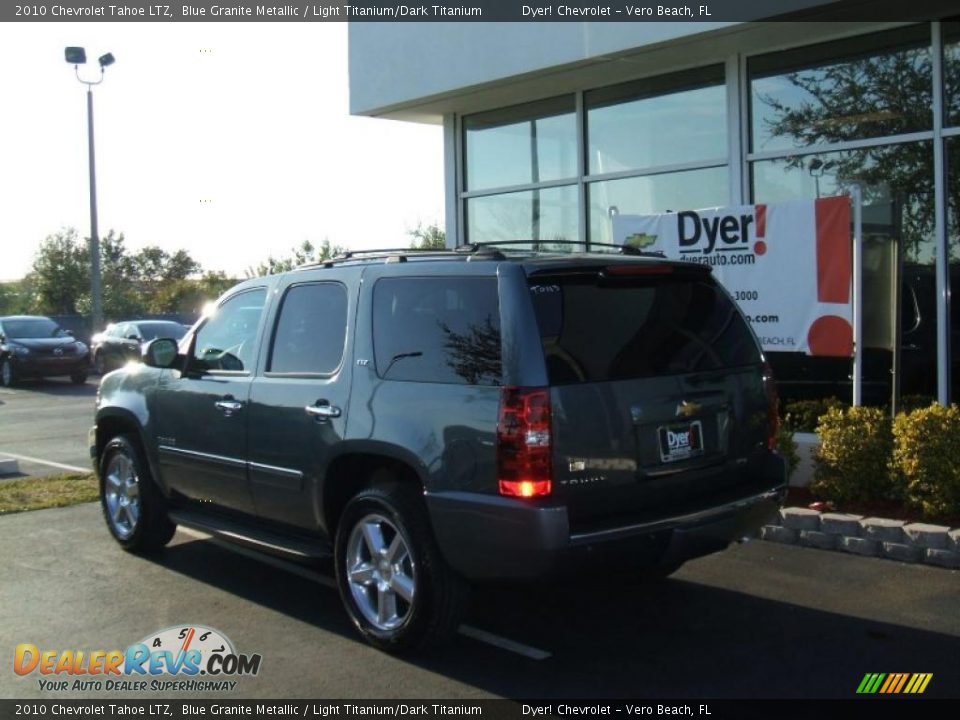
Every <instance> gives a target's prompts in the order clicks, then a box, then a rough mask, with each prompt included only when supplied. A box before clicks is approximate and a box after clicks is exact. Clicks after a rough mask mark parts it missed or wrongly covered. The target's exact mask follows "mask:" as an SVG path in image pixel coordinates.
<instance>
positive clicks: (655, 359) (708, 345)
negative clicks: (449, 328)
mask: <svg viewBox="0 0 960 720" xmlns="http://www.w3.org/2000/svg"><path fill="white" fill-rule="evenodd" d="M530 292H531V297H532V299H533V305H534V310H535V312H536V315H537V323H538V325H539V328H540V337H541V341H542V343H543V350H544V354H545V356H546V362H547V373H548V376H549V378H550V383H551V384H565V383H576V382H596V381H603V380H626V379H631V378H640V377H648V376H653V375H670V374H678V373H687V372H694V371H700V370H712V369H716V368H723V367H735V366H741V365H749V364H753V363H757V362H760V352H759V350H758V348H757V345H756V342H755V341H754V339H753V336H752V334H751V333H750V330H749V328H748V327H747V324H746V321H745V320H744V319H743V317H742V316H741V315H740V312H739V311H738V310H737V309H736V307H734V305H733V303H732V302H731V301H730V300H729V299H728V298H727V296H726V295H725V294H724V293H723V292H721V291H720V290H719V288H718V287H717V286H716V284H715V283H714V282H712V281H710V280H681V279H671V280H659V281H646V282H643V283H629V284H627V283H620V282H618V283H615V284H610V285H598V284H597V283H596V282H595V281H594V280H593V279H576V278H536V279H534V280H533V282H532V283H531V286H530Z"/></svg>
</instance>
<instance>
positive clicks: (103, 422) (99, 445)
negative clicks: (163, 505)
mask: <svg viewBox="0 0 960 720" xmlns="http://www.w3.org/2000/svg"><path fill="white" fill-rule="evenodd" d="M118 435H128V436H130V437H131V438H132V439H133V441H134V442H135V443H136V444H137V449H138V450H139V451H140V452H141V454H142V455H143V458H144V460H146V462H147V465H148V467H149V469H150V476H151V478H152V479H153V481H154V483H156V484H157V486H158V487H160V488H161V489H163V486H162V485H161V484H160V482H159V480H158V478H159V477H160V476H159V474H158V473H157V463H156V456H155V454H154V453H151V452H149V451H148V448H149V444H148V443H147V442H146V440H145V438H144V433H143V427H142V425H141V424H140V423H139V422H138V420H137V417H136V415H134V413H133V412H131V411H130V410H127V409H125V408H117V407H112V408H108V409H105V410H103V411H101V412H99V413H98V414H97V432H96V446H95V447H96V463H95V467H96V468H97V473H98V474H99V472H100V461H101V459H102V458H103V451H104V450H105V449H106V447H107V444H108V443H109V442H110V441H111V440H112V439H113V438H115V437H117V436H118Z"/></svg>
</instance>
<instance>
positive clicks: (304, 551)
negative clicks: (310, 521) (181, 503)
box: [170, 510, 332, 562]
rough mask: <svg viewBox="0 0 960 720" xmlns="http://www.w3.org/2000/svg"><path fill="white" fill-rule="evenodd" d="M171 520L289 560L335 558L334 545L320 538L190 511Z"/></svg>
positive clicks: (174, 514)
mask: <svg viewBox="0 0 960 720" xmlns="http://www.w3.org/2000/svg"><path fill="white" fill-rule="evenodd" d="M170 519H171V520H172V521H173V522H175V523H176V524H177V525H183V526H184V527H188V528H192V529H194V530H199V531H200V532H204V533H208V534H210V535H212V536H213V537H215V538H217V539H219V540H224V541H226V542H230V543H235V544H237V545H243V546H244V547H248V548H250V549H252V550H257V551H258V552H262V553H267V554H269V555H276V556H278V557H282V558H287V559H288V560H296V561H299V562H309V561H313V560H320V559H324V558H329V557H331V555H332V552H331V549H330V545H329V544H328V543H326V542H324V541H323V540H320V539H319V538H318V539H316V540H310V539H307V538H296V537H293V538H292V537H288V536H285V535H280V534H278V533H272V532H268V531H264V530H260V529H256V528H251V527H249V526H248V525H244V524H241V523H238V522H232V521H230V520H228V519H226V518H219V517H210V516H208V515H202V514H200V513H196V512H191V511H190V510H172V511H171V512H170Z"/></svg>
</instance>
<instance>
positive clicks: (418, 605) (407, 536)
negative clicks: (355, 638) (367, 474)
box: [334, 481, 469, 653]
mask: <svg viewBox="0 0 960 720" xmlns="http://www.w3.org/2000/svg"><path fill="white" fill-rule="evenodd" d="M381 521H382V522H381ZM364 525H366V526H367V527H368V528H369V527H370V526H371V525H375V526H376V527H378V528H380V533H381V539H382V540H384V541H385V542H383V543H381V545H382V546H383V547H386V546H387V545H390V548H389V549H388V550H387V552H389V550H392V549H393V548H394V544H393V540H394V537H393V536H394V535H397V534H398V535H399V536H400V541H401V543H402V548H401V549H400V550H399V551H398V554H397V556H394V557H387V556H386V555H384V556H382V559H384V558H385V560H384V561H385V562H388V564H389V561H390V560H395V561H396V564H394V565H393V566H392V570H390V569H389V568H384V567H383V566H382V565H378V566H376V567H375V565H377V564H375V563H372V562H371V563H369V571H367V570H366V569H364V568H363V566H362V564H361V563H360V562H359V561H358V555H367V556H369V555H371V554H372V553H371V546H370V541H369V540H368V539H367V535H366V534H365V533H363V529H362V526H364ZM391 528H392V529H394V530H396V533H392V532H391ZM355 533H359V537H358V536H357V535H356V534H355ZM358 548H359V551H358ZM404 551H406V557H399V556H400V554H402V553H403V552H404ZM334 554H335V567H336V576H337V586H338V587H339V589H340V597H341V599H342V600H343V604H344V606H345V607H346V609H347V613H348V614H349V615H350V619H351V620H352V621H353V624H354V625H355V626H356V627H357V629H358V630H359V631H360V634H361V635H363V637H364V639H365V640H366V641H367V642H368V643H370V644H371V645H373V646H374V647H376V648H379V649H380V650H384V651H386V652H391V653H399V652H404V651H409V650H416V649H421V648H424V647H427V646H432V645H438V644H442V643H443V642H445V641H448V640H450V639H451V638H452V637H453V635H454V633H456V630H457V627H458V626H459V625H460V619H461V617H462V616H463V613H464V612H465V611H466V606H467V600H468V596H469V586H468V585H467V583H466V581H464V580H463V578H461V577H460V576H459V575H457V574H456V573H455V572H454V571H453V569H452V568H450V566H449V565H447V563H446V561H445V560H444V559H443V557H442V556H441V554H440V550H439V548H438V547H437V544H436V541H435V540H434V537H433V531H432V529H431V527H430V522H429V519H428V517H427V510H426V507H425V506H424V503H423V497H422V495H421V492H420V489H419V488H418V487H416V486H414V485H413V484H412V483H410V484H408V483H400V482H395V481H388V482H380V483H377V484H375V485H374V486H373V487H370V488H367V489H364V490H362V491H361V492H359V493H358V494H357V495H355V496H354V497H353V498H352V499H351V500H350V502H348V503H347V506H346V507H345V508H344V511H343V514H342V515H341V516H340V520H339V523H338V525H337V532H336V543H335V549H334ZM398 558H399V559H398ZM351 568H353V570H354V572H353V575H352V576H353V578H354V581H353V582H352V581H351V579H350V573H349V571H350V569H351ZM364 573H368V574H369V577H368V578H367V580H366V581H363V580H361V581H356V578H357V577H358V576H360V575H362V574H364ZM397 578H400V582H401V584H402V583H406V582H407V581H412V588H413V592H412V593H410V595H411V596H412V597H411V599H410V600H409V601H408V600H407V599H405V598H404V597H403V595H402V593H401V592H400V591H399V590H397V591H394V590H393V588H394V583H395V582H397ZM381 583H383V584H381ZM384 587H385V588H386V590H384V589H383V588H384ZM398 587H399V586H398ZM391 594H392V595H393V596H394V606H393V607H394V614H393V615H389V614H387V613H385V614H384V617H385V618H389V619H388V620H385V621H384V622H379V618H372V617H371V613H372V605H373V604H374V603H376V604H377V608H378V610H379V609H380V607H381V605H380V603H384V604H385V605H386V606H389V602H388V601H384V600H383V599H382V597H384V596H386V597H387V598H389V596H390V595H391ZM364 608H366V611H365V610H364Z"/></svg>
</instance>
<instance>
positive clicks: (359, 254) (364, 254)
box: [297, 245, 503, 269]
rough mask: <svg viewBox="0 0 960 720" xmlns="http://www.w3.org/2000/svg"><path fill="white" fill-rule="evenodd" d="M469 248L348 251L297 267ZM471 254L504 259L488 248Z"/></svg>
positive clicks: (454, 253)
mask: <svg viewBox="0 0 960 720" xmlns="http://www.w3.org/2000/svg"><path fill="white" fill-rule="evenodd" d="M464 247H468V246H465V245H461V246H459V247H457V248H456V249H454V250H450V249H448V248H442V249H440V248H410V247H406V248H371V249H369V250H347V251H345V252H343V253H341V254H339V255H337V256H336V257H332V258H327V259H326V260H320V261H318V262H314V263H304V264H303V265H299V266H297V267H298V269H299V268H308V267H318V266H322V267H333V266H334V265H337V264H339V263H343V262H348V261H350V260H385V261H386V262H407V258H409V257H413V256H416V257H462V256H463V254H464V252H463V248H464ZM470 252H471V254H480V253H483V254H484V255H490V256H493V257H494V258H497V259H503V253H501V252H499V251H498V250H496V248H486V247H477V248H476V249H475V250H474V249H471V251H470Z"/></svg>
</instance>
